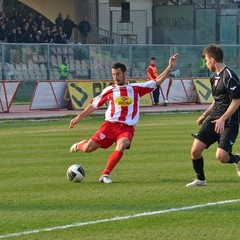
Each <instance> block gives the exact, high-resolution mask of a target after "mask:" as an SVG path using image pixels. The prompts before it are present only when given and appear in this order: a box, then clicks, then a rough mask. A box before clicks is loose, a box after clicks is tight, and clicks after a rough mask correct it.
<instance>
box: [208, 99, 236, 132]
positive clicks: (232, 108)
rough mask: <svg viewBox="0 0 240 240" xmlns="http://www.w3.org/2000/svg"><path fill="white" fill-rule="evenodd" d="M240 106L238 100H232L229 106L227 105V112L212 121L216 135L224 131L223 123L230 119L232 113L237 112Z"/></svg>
mask: <svg viewBox="0 0 240 240" xmlns="http://www.w3.org/2000/svg"><path fill="white" fill-rule="evenodd" d="M239 106H240V99H239V98H238V99H233V100H232V102H231V104H230V105H229V107H228V109H227V111H226V112H225V113H224V114H223V115H222V116H221V117H220V118H219V119H217V120H215V121H212V122H213V123H215V132H216V133H222V132H223V131H224V125H225V121H226V120H227V119H228V118H230V117H231V116H232V115H233V113H234V112H236V111H237V109H238V108H239Z"/></svg>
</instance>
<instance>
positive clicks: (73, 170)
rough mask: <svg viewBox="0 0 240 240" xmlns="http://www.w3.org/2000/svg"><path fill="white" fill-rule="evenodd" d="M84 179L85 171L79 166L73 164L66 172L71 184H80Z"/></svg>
mask: <svg viewBox="0 0 240 240" xmlns="http://www.w3.org/2000/svg"><path fill="white" fill-rule="evenodd" d="M84 177H85V171H84V169H83V167H82V166H81V165H79V164H73V165H72V166H70V167H69V168H68V170H67V178H68V179H69V180H70V181H71V182H81V181H82V180H83V178H84Z"/></svg>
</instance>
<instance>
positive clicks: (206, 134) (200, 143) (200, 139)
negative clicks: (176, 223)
mask: <svg viewBox="0 0 240 240" xmlns="http://www.w3.org/2000/svg"><path fill="white" fill-rule="evenodd" d="M214 127H215V125H214V124H213V123H211V120H209V119H207V120H206V121H205V122H204V123H203V125H202V127H201V129H200V131H199V132H198V133H197V134H193V135H192V136H193V137H194V138H195V139H194V141H193V144H192V148H191V158H192V165H193V169H194V171H195V173H196V178H197V179H196V180H195V181H193V182H191V183H189V184H187V185H186V186H187V187H196V186H206V184H207V183H206V179H205V174H204V159H203V156H202V152H203V151H204V150H205V149H206V148H208V147H209V146H210V145H212V144H213V143H215V142H216V141H218V139H219V135H218V134H216V132H215V130H214Z"/></svg>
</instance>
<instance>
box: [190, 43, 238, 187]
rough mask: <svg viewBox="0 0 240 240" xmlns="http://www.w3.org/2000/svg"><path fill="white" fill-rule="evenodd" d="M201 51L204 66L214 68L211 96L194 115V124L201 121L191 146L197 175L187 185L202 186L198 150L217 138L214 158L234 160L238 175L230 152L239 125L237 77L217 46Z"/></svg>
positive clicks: (202, 167) (200, 156)
mask: <svg viewBox="0 0 240 240" xmlns="http://www.w3.org/2000/svg"><path fill="white" fill-rule="evenodd" d="M203 55H204V57H205V59H206V65H207V67H208V69H209V70H210V71H212V72H214V74H213V76H212V77H211V79H210V83H211V87H212V95H213V98H214V100H213V102H212V104H211V105H210V106H209V108H208V109H207V110H206V111H205V112H204V113H203V114H202V115H201V116H200V117H199V118H198V119H197V124H198V125H200V124H202V123H203V125H202V127H201V129H200V130H199V132H198V133H197V134H195V135H193V136H194V138H195V139H194V141H193V144H192V149H191V157H192V163H193V168H194V171H195V173H196V176H197V179H196V180H194V181H193V182H191V183H189V184H187V185H186V186H187V187H196V186H206V184H207V182H206V179H205V175H204V161H203V156H202V152H203V151H204V150H205V149H207V148H208V147H209V146H210V145H212V144H213V143H215V142H218V147H217V150H216V158H217V160H219V161H220V162H222V163H231V164H233V163H235V165H236V167H237V172H238V176H239V177H240V154H236V155H233V154H232V147H233V144H234V142H235V140H236V138H237V136H238V129H239V106H240V81H239V79H238V76H237V74H236V73H235V72H234V71H233V70H231V69H230V68H229V67H227V66H226V65H225V64H224V62H223V50H222V49H221V48H220V47H219V46H217V45H209V46H207V47H206V48H205V49H204V51H203Z"/></svg>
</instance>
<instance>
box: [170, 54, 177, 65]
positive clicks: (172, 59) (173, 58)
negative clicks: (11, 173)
mask: <svg viewBox="0 0 240 240" xmlns="http://www.w3.org/2000/svg"><path fill="white" fill-rule="evenodd" d="M177 57H178V53H175V54H174V55H173V56H171V57H170V59H169V65H171V66H172V67H174V66H175V64H176V61H177Z"/></svg>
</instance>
